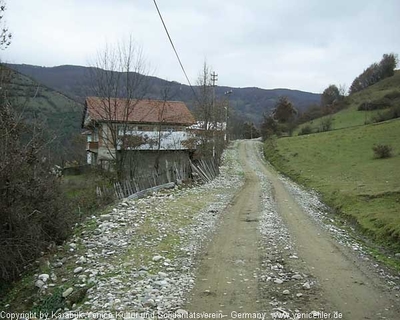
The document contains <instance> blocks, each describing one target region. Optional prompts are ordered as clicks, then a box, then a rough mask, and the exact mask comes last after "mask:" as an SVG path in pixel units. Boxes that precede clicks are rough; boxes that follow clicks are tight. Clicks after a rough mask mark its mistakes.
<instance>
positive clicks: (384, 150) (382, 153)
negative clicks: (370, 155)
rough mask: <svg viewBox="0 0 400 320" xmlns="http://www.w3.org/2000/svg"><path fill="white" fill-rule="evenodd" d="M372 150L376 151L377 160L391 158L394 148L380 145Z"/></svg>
mask: <svg viewBox="0 0 400 320" xmlns="http://www.w3.org/2000/svg"><path fill="white" fill-rule="evenodd" d="M372 150H373V151H374V155H375V158H377V159H385V158H390V157H391V156H392V152H393V148H392V147H391V146H389V145H386V144H378V145H376V146H373V147H372Z"/></svg>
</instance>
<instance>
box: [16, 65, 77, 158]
mask: <svg viewBox="0 0 400 320" xmlns="http://www.w3.org/2000/svg"><path fill="white" fill-rule="evenodd" d="M11 79H12V80H11V88H10V98H11V99H12V102H13V103H12V104H13V106H14V108H15V110H16V111H17V112H19V113H20V114H21V115H22V118H23V119H24V120H25V121H27V122H28V123H35V125H39V126H40V127H41V128H42V129H43V130H44V132H45V137H46V139H48V140H49V141H50V140H51V141H52V143H51V147H52V148H53V150H54V149H57V156H58V159H57V161H64V160H67V159H68V156H67V155H66V154H64V155H63V157H62V156H61V154H62V153H63V152H64V153H71V145H72V144H73V140H74V139H75V138H76V139H77V140H81V137H80V136H81V135H80V133H81V118H82V111H83V105H82V104H80V103H78V102H76V101H75V100H72V99H70V98H68V97H67V96H66V95H65V94H63V93H60V92H58V91H56V90H54V89H51V88H49V87H47V86H44V85H43V84H40V83H38V82H36V81H35V80H33V79H31V78H29V77H27V76H25V75H23V74H21V73H18V72H13V74H12V78H11ZM83 148H84V147H83ZM82 150H84V149H82ZM61 158H62V159H61Z"/></svg>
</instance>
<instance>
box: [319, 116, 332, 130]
mask: <svg viewBox="0 0 400 320" xmlns="http://www.w3.org/2000/svg"><path fill="white" fill-rule="evenodd" d="M332 123H333V119H332V117H326V118H323V119H321V131H330V130H331V129H332Z"/></svg>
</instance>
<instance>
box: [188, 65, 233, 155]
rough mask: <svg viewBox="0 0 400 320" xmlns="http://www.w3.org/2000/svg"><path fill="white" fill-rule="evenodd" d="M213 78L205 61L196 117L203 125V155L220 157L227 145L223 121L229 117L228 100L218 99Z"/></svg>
mask: <svg viewBox="0 0 400 320" xmlns="http://www.w3.org/2000/svg"><path fill="white" fill-rule="evenodd" d="M211 79H212V76H211V68H210V67H209V66H208V65H207V63H206V62H204V64H203V69H202V71H201V73H200V75H199V77H198V80H197V87H198V96H197V101H196V105H195V113H196V118H197V119H198V120H199V121H200V124H201V126H202V130H200V131H199V132H198V136H199V140H200V146H199V148H198V149H199V151H200V152H201V153H202V155H203V156H206V157H207V156H209V155H212V156H213V157H215V156H217V157H219V155H220V154H221V153H222V150H223V148H224V146H225V144H224V137H225V131H224V128H223V123H224V122H225V121H226V117H227V115H226V112H227V101H226V100H218V99H216V97H215V92H214V90H215V88H214V87H213V83H212V80H211Z"/></svg>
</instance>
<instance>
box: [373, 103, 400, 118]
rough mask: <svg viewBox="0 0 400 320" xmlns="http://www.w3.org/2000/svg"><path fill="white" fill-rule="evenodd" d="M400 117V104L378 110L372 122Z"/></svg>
mask: <svg viewBox="0 0 400 320" xmlns="http://www.w3.org/2000/svg"><path fill="white" fill-rule="evenodd" d="M396 118H400V106H395V107H391V108H390V109H389V110H386V111H385V112H379V113H378V114H377V115H375V116H374V118H373V119H372V121H373V122H382V121H387V120H390V119H396Z"/></svg>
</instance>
